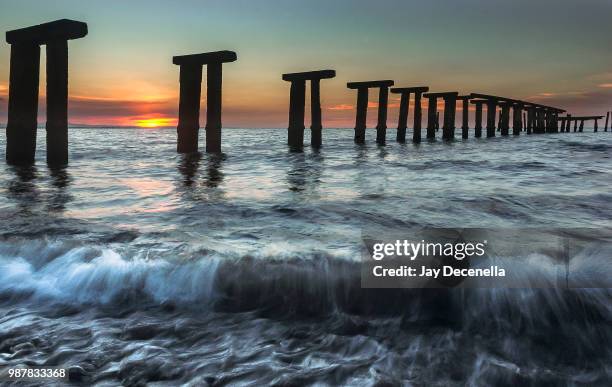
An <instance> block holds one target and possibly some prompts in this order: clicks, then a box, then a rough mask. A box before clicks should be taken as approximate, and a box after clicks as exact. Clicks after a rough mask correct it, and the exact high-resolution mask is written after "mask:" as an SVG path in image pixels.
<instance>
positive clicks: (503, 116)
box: [499, 102, 511, 136]
mask: <svg viewBox="0 0 612 387" xmlns="http://www.w3.org/2000/svg"><path fill="white" fill-rule="evenodd" d="M510 105H511V104H510V102H502V103H500V106H501V112H500V123H501V125H500V128H499V130H500V132H501V135H502V136H507V135H508V134H509V130H510Z"/></svg>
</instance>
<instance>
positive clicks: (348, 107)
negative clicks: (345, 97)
mask: <svg viewBox="0 0 612 387" xmlns="http://www.w3.org/2000/svg"><path fill="white" fill-rule="evenodd" d="M354 109H355V107H354V106H353V105H349V104H346V103H341V104H340V105H334V106H330V107H328V108H327V110H354Z"/></svg>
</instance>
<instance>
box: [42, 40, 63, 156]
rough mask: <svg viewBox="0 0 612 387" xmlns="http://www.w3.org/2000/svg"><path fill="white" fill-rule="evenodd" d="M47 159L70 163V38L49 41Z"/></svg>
mask: <svg viewBox="0 0 612 387" xmlns="http://www.w3.org/2000/svg"><path fill="white" fill-rule="evenodd" d="M46 128H47V163H49V164H54V165H61V164H67V163H68V41H67V40H56V41H53V42H49V43H47V125H46Z"/></svg>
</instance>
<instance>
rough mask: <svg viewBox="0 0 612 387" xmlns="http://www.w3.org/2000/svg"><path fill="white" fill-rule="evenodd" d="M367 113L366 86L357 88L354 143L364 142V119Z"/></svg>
mask: <svg viewBox="0 0 612 387" xmlns="http://www.w3.org/2000/svg"><path fill="white" fill-rule="evenodd" d="M367 115H368V88H367V87H362V88H359V89H357V117H356V120H355V143H356V144H365V131H366V119H367Z"/></svg>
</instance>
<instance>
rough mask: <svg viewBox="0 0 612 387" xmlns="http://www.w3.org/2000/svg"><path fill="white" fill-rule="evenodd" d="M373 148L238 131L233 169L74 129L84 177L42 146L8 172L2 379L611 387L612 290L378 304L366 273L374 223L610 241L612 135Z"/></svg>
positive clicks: (75, 165)
mask: <svg viewBox="0 0 612 387" xmlns="http://www.w3.org/2000/svg"><path fill="white" fill-rule="evenodd" d="M374 134H375V133H373V131H371V132H369V138H368V145H367V146H356V145H354V144H353V141H352V131H351V130H339V129H338V130H326V131H325V132H324V148H322V149H321V150H320V151H318V152H315V151H312V150H310V149H309V148H308V147H306V148H305V152H304V153H290V152H288V151H287V149H286V146H285V138H286V133H285V131H284V130H271V129H270V130H266V129H248V130H247V129H227V130H225V131H224V134H223V150H224V154H223V155H222V156H209V155H206V154H202V155H190V156H182V155H178V154H176V153H175V141H176V135H175V131H174V130H162V129H160V130H151V129H146V130H145V129H72V130H71V131H70V141H71V161H70V166H69V167H67V168H64V169H48V168H47V166H46V164H45V163H44V158H45V156H44V149H43V148H44V131H40V132H39V149H38V152H37V163H36V166H35V167H30V168H13V167H9V166H7V165H6V164H5V163H4V162H3V161H2V162H0V218H1V219H2V223H1V225H0V366H16V365H53V366H62V367H67V368H70V374H71V380H73V381H75V382H79V381H80V382H81V383H82V384H86V385H90V384H95V383H100V384H104V383H108V384H115V383H123V384H125V385H139V384H143V383H157V384H159V385H177V384H182V383H190V384H192V385H206V384H209V385H225V384H235V385H266V384H277V385H296V384H297V385H301V384H312V383H320V384H322V385H376V384H378V385H401V384H404V385H410V384H414V385H444V386H446V385H449V384H450V385H454V384H457V385H464V384H473V385H480V384H483V385H491V384H497V385H524V384H530V383H533V384H538V385H539V384H549V385H559V384H573V385H581V384H584V385H609V384H610V383H611V381H612V367H611V366H610V364H612V361H611V360H612V353H611V352H612V329H611V323H612V302H611V301H612V297H611V293H610V290H608V289H576V290H564V289H554V288H551V289H531V290H529V289H466V290H464V291H460V290H454V291H453V290H431V289H425V290H372V289H370V290H366V289H361V288H360V282H359V267H358V263H357V261H358V260H359V259H360V255H359V249H360V240H361V233H362V231H363V230H369V231H371V230H378V231H380V232H381V233H384V232H386V231H387V230H395V229H401V228H410V227H481V228H491V229H496V228H500V229H501V228H518V229H530V228H534V229H551V228H560V229H569V230H571V229H575V228H595V229H597V230H598V231H601V230H603V231H604V232H608V235H610V233H609V231H610V230H611V229H612V206H611V205H610V203H611V201H612V193H611V191H610V186H611V184H612V163H611V161H610V157H611V155H612V134H611V133H605V132H600V133H563V134H554V135H550V134H549V135H531V136H527V135H522V136H519V137H513V136H510V137H507V138H502V137H496V138H494V139H486V138H485V139H473V138H470V139H469V140H461V139H458V140H456V141H454V142H452V143H443V142H441V141H437V142H434V143H428V142H424V143H422V144H420V145H418V146H415V145H413V144H411V143H408V144H406V145H399V144H396V143H395V142H392V141H389V143H388V145H387V146H386V147H379V146H376V145H375V142H374ZM394 137H395V133H394V131H393V130H390V131H389V133H388V138H389V139H393V138H394ZM408 138H410V135H408ZM4 141H5V140H4V137H3V138H2V139H0V160H4V147H5V144H4ZM306 141H308V139H306ZM203 147H204V144H203V142H202V143H201V144H200V148H203ZM604 247H605V248H603V249H600V250H597V251H595V252H593V253H592V257H590V258H592V261H593V262H595V263H596V264H597V265H609V264H610V258H611V256H610V254H611V251H610V244H609V243H608V244H607V245H604ZM607 267H608V270H609V266H607ZM440 311H444V313H440ZM446 312H448V313H446ZM444 314H447V315H451V316H460V317H459V318H456V319H455V318H450V319H448V318H443V317H444V316H441V315H444ZM446 317H448V316H446Z"/></svg>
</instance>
